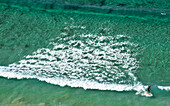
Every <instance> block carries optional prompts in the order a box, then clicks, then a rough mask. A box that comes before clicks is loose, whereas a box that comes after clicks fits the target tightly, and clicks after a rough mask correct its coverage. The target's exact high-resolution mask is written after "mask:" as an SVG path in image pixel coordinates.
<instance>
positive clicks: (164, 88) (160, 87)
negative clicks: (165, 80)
mask: <svg viewBox="0 0 170 106" xmlns="http://www.w3.org/2000/svg"><path fill="white" fill-rule="evenodd" d="M158 88H159V89H161V90H166V91H170V86H158Z"/></svg>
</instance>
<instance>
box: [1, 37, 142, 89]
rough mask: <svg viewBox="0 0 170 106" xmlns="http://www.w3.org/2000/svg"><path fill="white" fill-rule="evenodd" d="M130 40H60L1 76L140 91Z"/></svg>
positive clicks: (118, 38)
mask: <svg viewBox="0 0 170 106" xmlns="http://www.w3.org/2000/svg"><path fill="white" fill-rule="evenodd" d="M122 38H123V39H122ZM129 39H130V37H127V36H125V35H117V36H103V35H93V34H82V35H74V36H71V37H64V38H57V41H56V39H55V41H51V42H50V44H51V45H52V46H53V48H41V49H38V50H37V51H35V52H33V53H32V54H31V55H28V56H25V59H23V60H20V61H19V62H17V63H13V64H10V65H9V66H8V67H0V71H1V74H0V76H4V77H8V78H18V79H22V78H36V79H39V80H41V81H46V82H48V83H51V84H57V85H60V86H66V85H68V86H71V87H83V88H84V89H100V90H116V91H124V90H125V91H126V90H135V91H139V89H138V87H139V85H140V86H142V84H139V82H138V81H137V78H136V77H135V75H134V73H135V71H136V69H137V68H138V61H137V59H136V58H135V53H134V52H133V49H136V48H137V45H136V44H134V43H132V42H130V41H129Z"/></svg>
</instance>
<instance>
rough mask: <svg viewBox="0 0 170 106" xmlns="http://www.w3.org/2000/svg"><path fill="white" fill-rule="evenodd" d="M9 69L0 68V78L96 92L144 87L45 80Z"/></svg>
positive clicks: (53, 79) (73, 80)
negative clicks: (41, 82)
mask: <svg viewBox="0 0 170 106" xmlns="http://www.w3.org/2000/svg"><path fill="white" fill-rule="evenodd" d="M8 70H10V68H9V67H3V66H1V67H0V71H1V73H0V76H3V77H6V78H17V79H24V78H26V79H38V80H40V81H45V82H47V83H50V84H54V85H59V86H62V87H64V86H70V87H83V88H84V89H85V90H86V89H98V90H113V91H131V90H134V91H137V92H138V91H141V90H143V88H144V86H143V85H142V84H141V83H137V84H135V85H131V84H114V83H112V84H107V83H98V82H96V81H89V80H85V79H82V80H81V79H68V78H59V77H58V78H45V77H39V76H36V75H33V76H30V75H22V74H21V73H15V72H10V71H8Z"/></svg>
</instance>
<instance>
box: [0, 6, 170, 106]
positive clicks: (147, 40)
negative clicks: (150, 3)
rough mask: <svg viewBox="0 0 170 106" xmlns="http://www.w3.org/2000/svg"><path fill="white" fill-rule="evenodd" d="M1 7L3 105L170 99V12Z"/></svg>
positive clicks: (149, 102) (163, 102)
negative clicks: (149, 95) (149, 91)
mask: <svg viewBox="0 0 170 106" xmlns="http://www.w3.org/2000/svg"><path fill="white" fill-rule="evenodd" d="M58 8H60V6H59V7H58ZM0 11H1V12H0V14H1V15H0V30H1V33H0V34H1V38H0V42H1V43H0V49H1V50H0V55H1V56H0V58H1V59H0V65H1V66H0V71H1V73H0V76H2V78H1V80H0V81H1V83H2V84H1V87H0V92H1V95H0V98H3V99H1V101H0V102H1V103H2V104H4V105H5V104H8V105H12V104H15V105H37V104H39V105H66V106H67V105H125V104H126V105H127V104H129V105H139V102H137V101H140V104H143V105H168V104H169V101H168V99H169V96H170V93H169V86H170V83H169V81H170V77H169V75H170V72H169V68H168V60H169V56H168V55H169V49H170V48H169V28H170V24H169V20H168V18H169V13H168V12H167V14H166V15H162V14H161V13H162V11H156V12H153V13H152V12H148V13H147V15H146V14H145V15H144V14H142V13H143V12H140V14H139V13H137V12H136V11H137V10H136V11H135V12H134V11H133V12H129V11H127V12H123V13H122V12H118V11H115V12H112V13H111V14H106V13H105V12H101V13H98V12H93V11H91V10H90V9H89V10H88V11H84V10H83V11H82V10H81V9H80V10H79V9H78V10H69V9H65V10H63V9H62V8H60V9H58V10H57V9H56V10H46V11H44V10H43V8H31V9H30V8H28V7H21V6H18V5H10V6H8V5H6V4H1V7H0ZM132 13H133V14H132ZM144 13H145V12H144ZM6 78H10V79H6ZM11 78H14V79H11ZM21 79H22V80H21ZM31 79H34V80H31ZM44 81H45V82H47V83H50V84H47V83H45V82H44ZM53 84H54V85H53ZM148 85H153V86H152V93H153V95H154V96H153V97H152V98H147V97H145V95H144V94H143V92H144V88H145V87H146V86H148ZM61 86H62V87H61ZM63 86H64V87H63ZM77 87H78V88H77ZM161 88H162V89H161ZM85 89H91V90H85ZM103 90H104V91H103ZM135 93H139V95H135ZM142 96H144V97H142ZM160 101H161V102H160Z"/></svg>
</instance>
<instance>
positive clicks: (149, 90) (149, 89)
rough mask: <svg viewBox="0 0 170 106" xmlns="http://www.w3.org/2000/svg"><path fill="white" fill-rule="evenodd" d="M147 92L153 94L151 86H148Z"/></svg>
mask: <svg viewBox="0 0 170 106" xmlns="http://www.w3.org/2000/svg"><path fill="white" fill-rule="evenodd" d="M147 91H148V92H149V93H150V92H151V85H149V86H148V88H147Z"/></svg>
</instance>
